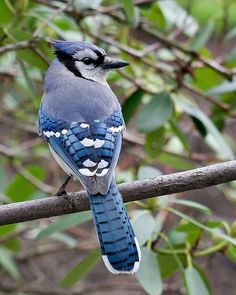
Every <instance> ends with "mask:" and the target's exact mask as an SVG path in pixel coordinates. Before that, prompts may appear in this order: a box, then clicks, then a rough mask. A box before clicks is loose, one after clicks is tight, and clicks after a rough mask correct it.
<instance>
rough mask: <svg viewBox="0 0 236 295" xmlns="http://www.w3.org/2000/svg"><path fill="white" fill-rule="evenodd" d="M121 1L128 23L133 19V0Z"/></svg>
mask: <svg viewBox="0 0 236 295" xmlns="http://www.w3.org/2000/svg"><path fill="white" fill-rule="evenodd" d="M121 2H122V6H123V8H124V11H125V15H126V18H127V21H128V22H129V23H132V22H133V20H134V13H135V11H134V3H133V0H122V1H121Z"/></svg>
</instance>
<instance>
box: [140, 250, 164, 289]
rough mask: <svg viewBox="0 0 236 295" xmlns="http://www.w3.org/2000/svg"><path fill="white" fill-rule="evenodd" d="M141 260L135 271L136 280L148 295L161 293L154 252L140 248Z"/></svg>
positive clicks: (158, 271) (157, 265)
mask: <svg viewBox="0 0 236 295" xmlns="http://www.w3.org/2000/svg"><path fill="white" fill-rule="evenodd" d="M141 252H142V262H141V263H140V268H139V270H138V271H137V273H136V276H137V278H138V281H139V283H140V285H141V286H142V287H143V289H144V290H145V291H146V292H147V293H148V294H150V295H158V294H161V293H162V281H161V275H160V269H159V264H158V260H157V257H156V255H155V253H154V252H152V251H151V250H149V249H147V248H146V247H144V248H142V251H141Z"/></svg>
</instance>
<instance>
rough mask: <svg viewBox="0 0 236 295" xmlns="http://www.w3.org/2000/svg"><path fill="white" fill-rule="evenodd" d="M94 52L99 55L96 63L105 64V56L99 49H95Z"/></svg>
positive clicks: (98, 64)
mask: <svg viewBox="0 0 236 295" xmlns="http://www.w3.org/2000/svg"><path fill="white" fill-rule="evenodd" d="M94 52H95V53H96V54H97V56H98V58H97V60H95V61H94V65H95V66H96V67H97V66H100V65H102V64H103V62H104V58H105V56H104V55H103V54H102V53H101V52H100V51H99V50H96V49H95V50H94Z"/></svg>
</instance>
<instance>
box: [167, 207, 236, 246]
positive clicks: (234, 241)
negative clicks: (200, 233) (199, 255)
mask: <svg viewBox="0 0 236 295" xmlns="http://www.w3.org/2000/svg"><path fill="white" fill-rule="evenodd" d="M167 210H169V211H170V212H172V213H174V214H175V215H177V216H179V217H181V218H183V219H185V220H187V221H189V222H191V223H193V224H195V225H196V226H198V227H199V228H201V229H203V230H205V231H206V232H208V233H210V234H212V235H214V236H216V237H218V238H220V239H223V240H225V241H227V242H229V243H231V244H233V245H235V246H236V239H234V238H232V237H230V236H227V235H226V234H224V233H223V232H222V231H221V230H220V229H212V228H210V227H208V226H206V225H204V224H202V223H200V222H198V221H197V220H195V219H193V218H192V217H190V216H188V215H186V214H184V213H182V212H180V211H178V210H175V209H174V208H167Z"/></svg>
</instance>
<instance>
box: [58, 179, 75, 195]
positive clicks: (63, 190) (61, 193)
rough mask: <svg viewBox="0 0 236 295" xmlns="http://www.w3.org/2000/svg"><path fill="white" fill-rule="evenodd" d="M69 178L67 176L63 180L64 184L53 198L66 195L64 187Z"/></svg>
mask: <svg viewBox="0 0 236 295" xmlns="http://www.w3.org/2000/svg"><path fill="white" fill-rule="evenodd" d="M70 179H71V176H68V177H67V178H66V180H65V182H64V183H63V184H62V186H61V187H60V188H59V190H58V192H57V193H56V194H55V196H63V195H67V192H66V186H67V184H68V182H69V181H70Z"/></svg>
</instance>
